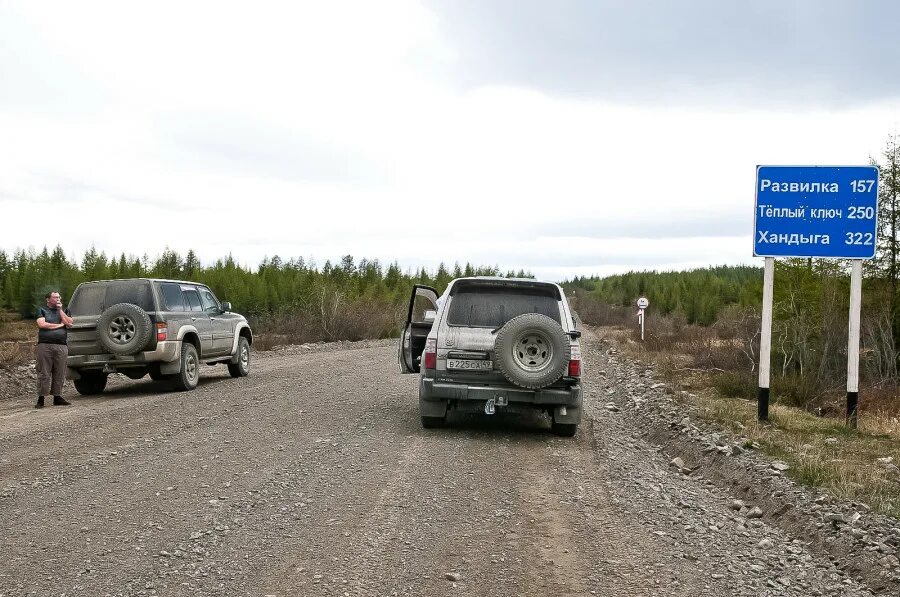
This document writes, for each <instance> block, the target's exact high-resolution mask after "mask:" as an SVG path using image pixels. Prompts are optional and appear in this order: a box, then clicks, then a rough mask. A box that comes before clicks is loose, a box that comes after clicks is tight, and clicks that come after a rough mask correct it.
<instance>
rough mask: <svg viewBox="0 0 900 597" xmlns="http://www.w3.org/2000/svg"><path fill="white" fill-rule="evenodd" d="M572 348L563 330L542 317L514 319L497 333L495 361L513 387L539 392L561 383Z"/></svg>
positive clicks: (532, 315)
mask: <svg viewBox="0 0 900 597" xmlns="http://www.w3.org/2000/svg"><path fill="white" fill-rule="evenodd" d="M571 355H572V346H571V345H570V344H569V337H568V336H567V335H566V333H565V332H564V331H563V329H562V326H560V325H559V323H557V322H556V321H554V320H553V319H551V318H550V317H547V316H546V315H541V314H539V313H526V314H524V315H519V316H518V317H513V318H512V319H510V320H509V321H507V322H506V324H505V325H504V326H503V327H502V328H500V331H499V332H497V340H496V342H495V343H494V361H495V362H496V364H497V368H498V369H499V370H500V372H501V373H502V374H503V376H504V377H505V378H506V379H508V380H509V381H510V383H512V384H514V385H517V386H519V387H520V388H525V389H528V390H537V389H540V388H544V387H547V386H549V385H550V384H552V383H555V382H557V381H559V378H561V377H562V376H563V375H564V374H565V373H566V371H567V370H568V366H569V358H570V357H571Z"/></svg>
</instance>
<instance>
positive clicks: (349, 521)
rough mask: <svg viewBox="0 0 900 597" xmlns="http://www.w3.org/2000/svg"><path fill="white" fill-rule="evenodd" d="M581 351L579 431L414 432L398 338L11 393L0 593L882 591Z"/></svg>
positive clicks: (473, 426) (503, 423)
mask: <svg viewBox="0 0 900 597" xmlns="http://www.w3.org/2000/svg"><path fill="white" fill-rule="evenodd" d="M584 340H585V342H584V345H585V346H584V357H585V369H586V378H585V384H586V387H587V388H589V389H590V391H589V392H588V394H587V401H588V405H587V411H586V416H585V420H584V422H583V425H582V427H581V428H580V429H579V432H578V435H577V436H576V437H575V438H573V439H564V438H557V437H554V436H553V435H551V434H550V433H549V422H548V421H547V420H546V419H545V418H543V417H541V416H537V415H533V414H518V415H516V414H511V413H501V414H498V415H496V416H494V417H487V416H484V415H479V416H475V415H466V416H464V417H461V416H457V417H454V418H452V419H451V426H450V427H448V428H446V429H437V430H424V429H422V428H421V427H420V425H419V417H418V411H417V400H416V384H417V379H416V378H415V377H414V376H402V375H400V374H399V372H398V367H397V363H396V347H395V344H394V343H393V342H367V343H358V344H342V345H339V346H334V345H326V346H319V347H312V348H308V347H291V348H289V349H285V350H279V351H273V352H269V353H260V354H258V355H256V359H255V361H254V363H253V370H252V373H251V375H250V377H247V378H244V379H237V380H233V379H231V378H230V377H228V374H227V372H226V371H225V369H224V368H220V367H216V368H213V367H209V368H207V369H205V370H204V376H203V378H202V380H201V384H200V387H199V388H198V389H197V390H195V391H193V392H189V393H167V392H165V391H164V388H163V387H162V386H161V385H160V384H157V383H155V382H152V381H149V379H145V380H142V381H137V382H132V381H130V380H124V381H122V382H120V383H116V384H113V385H112V386H111V389H110V390H109V391H107V392H106V393H105V394H103V395H102V396H101V397H97V398H82V397H79V396H77V395H74V392H73V391H72V390H71V389H70V388H69V387H68V386H67V397H69V398H71V399H72V401H73V402H74V405H73V406H72V407H68V408H53V407H48V408H45V409H44V410H42V411H35V410H33V409H31V408H30V407H31V397H30V394H31V392H30V391H27V392H26V393H25V394H24V395H23V397H22V398H21V399H19V400H17V401H13V402H10V401H9V400H6V401H4V402H3V405H2V408H0V553H2V555H0V595H2V596H6V595H70V596H71V595H160V596H163V595H229V596H230V595H254V596H260V597H264V596H267V595H277V596H279V597H281V596H287V595H337V596H341V595H485V596H487V595H554V596H558V595H559V596H562V595H604V596H624V595H660V596H672V595H686V596H687V595H690V596H696V595H715V596H723V595H754V596H755V595H769V594H771V595H798V596H801V595H802V596H807V595H848V596H853V595H869V594H872V593H871V592H870V588H869V587H867V586H865V585H863V584H861V583H862V582H863V581H860V580H854V578H851V577H850V575H847V574H845V573H844V572H842V571H841V570H840V566H838V565H836V564H835V562H833V561H832V560H830V559H827V558H825V557H823V556H822V555H821V553H816V552H814V551H813V550H811V549H810V548H809V547H808V543H807V539H808V538H806V537H802V536H801V537H792V536H790V535H789V534H788V533H787V532H786V531H785V530H783V529H781V528H779V527H777V526H776V525H773V524H770V523H769V522H767V520H766V519H764V518H748V514H747V513H746V512H745V513H743V514H742V513H741V512H740V511H737V510H734V509H732V506H733V500H734V498H735V496H734V495H732V494H730V493H729V490H728V488H727V487H725V486H723V485H721V484H717V483H714V482H712V481H710V480H709V479H705V478H703V477H702V476H698V475H695V474H684V472H681V471H678V470H675V469H674V468H673V467H672V466H670V460H671V456H670V455H665V454H664V453H663V452H662V451H661V449H660V448H659V447H658V446H656V445H653V444H652V443H650V440H649V439H648V438H647V436H646V433H645V430H644V429H641V428H640V427H638V426H635V425H633V424H632V423H630V419H629V417H628V416H626V415H627V413H626V412H625V410H626V409H625V407H624V403H625V400H626V398H627V397H626V396H624V395H620V391H619V390H618V389H617V386H618V383H616V382H612V381H610V380H613V379H615V378H616V376H618V375H621V372H620V371H615V370H613V368H614V367H615V366H616V364H615V361H614V360H610V359H609V358H608V357H607V353H606V350H605V348H603V347H601V343H600V339H599V338H598V337H597V336H596V335H595V334H593V333H589V334H587V335H586V337H585V339H584ZM609 402H611V403H609ZM608 403H609V404H608ZM617 405H622V408H621V409H620V408H619V407H618V406H617ZM685 472H689V471H685ZM748 506H752V504H748ZM745 510H746V509H745Z"/></svg>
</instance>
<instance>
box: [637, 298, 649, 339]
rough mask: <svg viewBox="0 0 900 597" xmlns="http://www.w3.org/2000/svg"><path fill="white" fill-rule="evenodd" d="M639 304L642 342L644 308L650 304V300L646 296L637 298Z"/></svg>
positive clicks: (642, 337)
mask: <svg viewBox="0 0 900 597" xmlns="http://www.w3.org/2000/svg"><path fill="white" fill-rule="evenodd" d="M637 306H638V324H639V325H640V326H641V342H643V341H644V310H645V309H646V308H647V307H649V306H650V301H649V300H647V298H646V297H643V296H642V297H641V298H639V299H638V300H637Z"/></svg>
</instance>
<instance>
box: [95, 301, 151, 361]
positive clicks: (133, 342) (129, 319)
mask: <svg viewBox="0 0 900 597" xmlns="http://www.w3.org/2000/svg"><path fill="white" fill-rule="evenodd" d="M152 331H153V322H151V321H150V316H149V315H147V312H146V311H144V310H143V309H141V308H140V307H138V306H137V305H132V304H131V303H119V304H117V305H113V306H112V307H109V308H107V309H105V310H104V311H103V313H101V314H100V319H98V320H97V336H98V337H99V338H100V343H101V344H102V345H103V346H104V347H106V349H107V350H108V351H109V352H111V353H112V354H117V355H129V354H137V353H139V352H141V351H142V350H144V348H146V347H147V344H148V343H149V342H150V334H151V332H152Z"/></svg>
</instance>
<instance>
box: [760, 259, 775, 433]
mask: <svg viewBox="0 0 900 597" xmlns="http://www.w3.org/2000/svg"><path fill="white" fill-rule="evenodd" d="M774 286H775V258H774V257H766V265H765V269H764V271H763V300H762V322H761V324H762V330H761V334H760V339H759V388H758V389H757V392H756V418H757V419H759V420H760V421H768V420H769V374H770V371H769V365H770V361H771V354H772V294H773V293H772V291H773V288H774Z"/></svg>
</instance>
